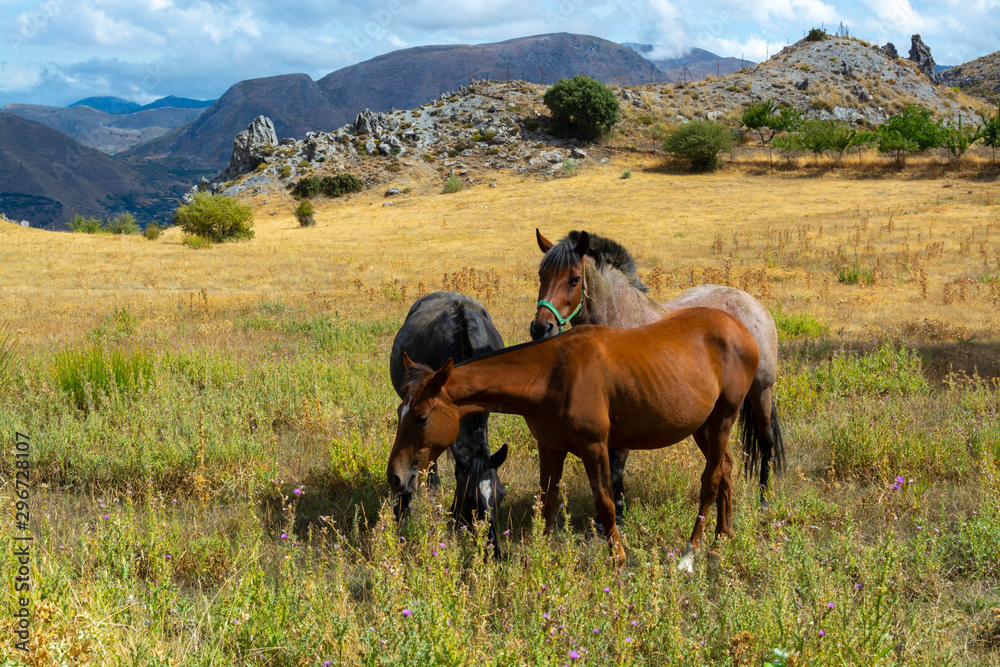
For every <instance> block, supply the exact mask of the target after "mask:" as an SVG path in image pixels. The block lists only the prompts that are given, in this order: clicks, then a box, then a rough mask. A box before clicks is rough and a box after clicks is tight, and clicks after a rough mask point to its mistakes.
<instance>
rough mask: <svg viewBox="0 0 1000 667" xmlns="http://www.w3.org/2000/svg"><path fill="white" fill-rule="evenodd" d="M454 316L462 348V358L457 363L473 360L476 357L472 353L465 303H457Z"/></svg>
mask: <svg viewBox="0 0 1000 667" xmlns="http://www.w3.org/2000/svg"><path fill="white" fill-rule="evenodd" d="M453 315H454V318H455V322H456V323H457V324H458V341H459V345H460V346H461V348H462V358H461V359H457V360H456V361H463V360H465V359H471V358H472V357H473V356H475V355H474V353H473V351H472V341H471V340H469V315H468V313H467V312H466V310H465V304H464V303H463V302H461V301H457V302H456V303H455V305H454V312H453Z"/></svg>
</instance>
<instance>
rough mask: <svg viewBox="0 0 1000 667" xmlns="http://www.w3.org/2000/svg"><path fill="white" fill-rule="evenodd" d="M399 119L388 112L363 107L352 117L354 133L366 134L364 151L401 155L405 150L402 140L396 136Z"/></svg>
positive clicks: (371, 153) (370, 153) (372, 153)
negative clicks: (355, 116)
mask: <svg viewBox="0 0 1000 667" xmlns="http://www.w3.org/2000/svg"><path fill="white" fill-rule="evenodd" d="M398 129H399V120H397V119H395V118H393V117H392V116H391V115H389V114H384V113H378V112H375V111H372V110H371V109H365V110H364V111H362V112H361V113H359V114H358V116H357V118H355V119H354V133H355V134H357V135H361V136H367V139H366V140H365V152H366V153H368V154H369V155H375V153H382V154H383V155H402V154H403V153H405V152H406V148H405V147H404V146H403V142H401V141H400V140H399V137H397V136H396V134H395V133H396V131H397V130H398Z"/></svg>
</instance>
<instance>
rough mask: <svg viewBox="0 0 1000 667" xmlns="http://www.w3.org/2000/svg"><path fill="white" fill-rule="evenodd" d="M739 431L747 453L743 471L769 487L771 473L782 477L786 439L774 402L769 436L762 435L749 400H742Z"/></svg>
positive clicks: (767, 434)
mask: <svg viewBox="0 0 1000 667" xmlns="http://www.w3.org/2000/svg"><path fill="white" fill-rule="evenodd" d="M737 428H738V429H739V435H740V440H742V441H743V450H744V452H745V453H746V461H745V463H744V466H743V470H744V472H745V473H746V475H747V476H748V477H750V478H753V477H759V479H760V485H761V486H764V487H766V486H767V482H768V477H769V476H770V471H771V469H772V468H773V469H774V472H775V473H780V472H781V471H782V469H783V468H784V467H785V439H784V437H783V436H782V434H781V425H780V424H779V423H778V406H777V405H776V403H775V401H774V400H772V401H771V423H770V425H769V427H768V432H767V433H765V434H761V433H760V431H759V429H758V427H757V419H756V415H755V414H754V410H753V404H752V403H751V402H750V398H749V397H747V398H744V399H743V405H742V406H741V407H740V417H739V422H738V425H737Z"/></svg>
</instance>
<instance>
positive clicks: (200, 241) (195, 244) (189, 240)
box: [181, 234, 212, 250]
mask: <svg viewBox="0 0 1000 667" xmlns="http://www.w3.org/2000/svg"><path fill="white" fill-rule="evenodd" d="M181 243H183V244H184V245H186V246H187V247H189V248H194V249H196V250H197V249H199V248H207V247H209V246H210V245H212V242H211V241H209V240H208V239H206V238H205V237H204V236H197V235H194V234H191V235H189V236H185V237H184V238H183V239H181Z"/></svg>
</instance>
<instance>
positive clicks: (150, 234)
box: [143, 222, 160, 241]
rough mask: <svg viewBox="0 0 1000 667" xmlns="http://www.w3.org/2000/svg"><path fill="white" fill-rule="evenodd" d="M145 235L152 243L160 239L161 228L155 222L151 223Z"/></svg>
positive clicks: (147, 226)
mask: <svg viewBox="0 0 1000 667" xmlns="http://www.w3.org/2000/svg"><path fill="white" fill-rule="evenodd" d="M143 235H145V237H146V238H147V239H149V240H150V241H155V240H156V239H158V238H160V226H159V225H158V224H156V223H155V222H151V223H149V224H148V225H146V230H145V231H144V232H143Z"/></svg>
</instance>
